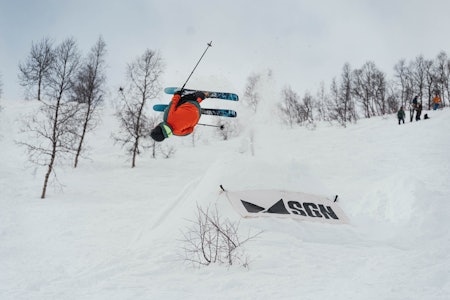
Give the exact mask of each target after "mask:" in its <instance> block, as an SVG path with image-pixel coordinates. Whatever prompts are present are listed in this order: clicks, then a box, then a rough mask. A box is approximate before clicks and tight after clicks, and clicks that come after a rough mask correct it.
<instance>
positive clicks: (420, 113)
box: [416, 103, 422, 121]
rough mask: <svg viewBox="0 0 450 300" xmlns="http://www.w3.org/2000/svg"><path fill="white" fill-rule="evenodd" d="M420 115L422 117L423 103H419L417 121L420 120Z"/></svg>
mask: <svg viewBox="0 0 450 300" xmlns="http://www.w3.org/2000/svg"><path fill="white" fill-rule="evenodd" d="M420 115H422V103H419V104H417V106H416V121H419V120H420Z"/></svg>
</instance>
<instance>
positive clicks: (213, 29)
mask: <svg viewBox="0 0 450 300" xmlns="http://www.w3.org/2000/svg"><path fill="white" fill-rule="evenodd" d="M449 11H450V1H448V0H423V1H419V0H397V1H396V0H336V1H335V0H322V1H321V0H277V1H267V0H220V1H214V0H186V1H181V0H161V1H156V0H127V1H125V0H124V1H118V0H40V1H37V0H36V1H34V0H14V1H13V0H0V73H1V75H2V81H3V96H2V98H7V97H8V98H17V99H21V97H22V94H23V91H22V88H21V87H20V86H19V85H18V80H17V74H18V64H19V62H21V61H24V60H25V59H26V57H27V55H28V54H29V52H30V49H31V43H32V42H39V41H40V40H41V39H42V38H43V37H50V38H52V39H53V40H54V41H55V42H56V43H60V42H61V41H63V40H64V39H66V38H68V37H73V38H75V40H76V41H77V42H78V46H79V48H80V50H81V51H82V52H83V53H86V52H88V51H89V49H90V48H91V47H92V45H94V43H95V42H96V41H97V39H98V37H99V36H100V35H101V36H102V37H103V39H104V40H105V42H106V45H107V50H108V54H107V57H106V60H107V64H108V74H107V75H108V78H109V81H108V85H109V87H110V88H111V90H113V89H115V88H116V87H117V86H119V85H120V84H121V82H123V81H124V74H125V68H126V64H127V63H130V62H131V61H133V60H134V59H135V58H136V57H137V56H139V55H141V54H143V53H144V51H145V50H146V49H151V50H158V51H159V52H160V54H161V56H162V57H163V59H164V61H165V64H166V68H165V76H164V85H166V86H169V85H170V86H171V85H181V84H183V82H184V81H185V79H186V78H187V76H188V75H189V73H190V72H191V70H192V68H193V67H194V65H195V63H196V62H197V60H198V59H199V58H200V56H201V54H202V52H203V51H204V49H205V48H206V43H207V42H209V41H213V47H212V48H210V49H209V50H208V53H207V54H206V55H205V58H204V60H203V61H202V62H201V64H200V65H199V67H198V69H197V71H196V73H195V74H194V75H193V77H192V79H191V80H192V81H191V82H190V83H191V86H192V87H200V88H204V89H210V88H211V89H214V88H217V87H220V86H221V83H223V86H228V87H230V88H231V89H234V91H236V92H242V90H243V88H244V86H245V83H246V82H245V81H246V78H247V77H248V76H249V75H250V74H251V73H253V72H259V71H261V70H264V69H267V68H270V69H272V70H273V74H274V77H275V80H276V81H277V83H278V84H279V85H280V86H281V87H282V86H287V85H290V86H291V87H293V88H294V89H295V90H296V91H297V92H299V93H300V94H303V93H304V92H305V91H307V90H310V91H312V92H315V90H316V88H317V86H318V85H319V83H320V82H321V81H324V82H325V83H326V84H327V85H328V84H329V83H330V81H331V79H332V77H334V76H339V75H340V73H341V70H342V66H343V65H344V63H346V62H348V63H350V65H351V66H352V67H353V68H357V67H360V66H361V65H362V64H363V63H365V62H366V61H369V60H370V61H374V62H375V64H376V65H377V66H378V67H379V68H380V69H381V70H382V71H384V72H385V73H387V74H388V75H390V74H392V68H393V66H394V65H395V63H397V62H398V61H399V60H400V59H402V58H405V59H406V60H412V59H414V58H415V57H416V56H418V55H421V54H422V55H424V56H425V57H426V58H430V59H432V58H435V57H436V56H437V54H438V53H439V52H440V51H445V52H447V54H448V53H449V52H450V51H449V49H450V18H449V16H448V13H449ZM199 85H208V86H199Z"/></svg>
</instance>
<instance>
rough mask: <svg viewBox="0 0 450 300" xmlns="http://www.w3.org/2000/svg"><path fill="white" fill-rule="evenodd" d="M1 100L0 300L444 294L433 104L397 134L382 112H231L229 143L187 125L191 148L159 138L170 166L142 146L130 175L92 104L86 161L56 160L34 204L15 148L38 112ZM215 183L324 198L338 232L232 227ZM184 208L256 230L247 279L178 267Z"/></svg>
mask: <svg viewBox="0 0 450 300" xmlns="http://www.w3.org/2000/svg"><path fill="white" fill-rule="evenodd" d="M0 105H1V106H2V107H3V110H2V111H1V112H0V143H1V147H0V299H263V298H266V299H330V298H332V299H335V300H336V299H448V295H450V272H449V270H450V238H449V237H450V234H449V230H448V228H450V219H449V218H448V213H449V212H450V205H449V203H450V202H449V195H450V184H449V179H450V155H449V152H448V151H449V149H450V138H449V132H450V122H449V120H450V110H448V109H444V110H439V111H429V112H427V113H428V114H429V115H430V117H431V119H429V120H422V121H419V122H413V123H409V122H407V123H406V124H405V125H401V126H399V125H397V120H396V118H395V116H394V115H389V116H386V117H383V118H382V117H377V118H371V119H363V120H360V121H359V122H358V123H357V124H353V125H349V126H348V127H347V128H341V127H332V126H329V125H328V124H318V127H317V128H316V129H315V130H308V129H306V128H304V127H299V128H288V127H284V126H282V125H280V124H278V122H276V121H275V118H271V119H267V118H263V117H258V118H254V119H250V118H248V117H242V116H245V114H244V113H240V112H239V108H237V110H238V113H240V115H239V117H238V120H236V121H239V122H240V123H242V124H245V123H246V122H247V123H248V124H251V128H250V127H249V128H248V129H247V130H246V131H244V132H243V133H242V135H241V136H239V137H235V138H232V139H230V140H229V141H220V140H219V139H217V138H214V137H211V136H209V133H211V132H212V131H213V129H211V128H206V127H201V128H200V127H199V128H198V133H197V134H198V136H201V139H199V140H197V141H196V144H195V146H193V145H192V140H191V137H184V138H180V137H174V138H171V140H167V141H166V142H165V143H167V144H171V143H172V144H173V145H176V147H177V148H176V149H177V152H176V153H175V154H174V156H173V157H172V158H170V159H164V158H157V159H152V158H151V157H150V153H149V152H145V153H144V154H143V155H141V156H140V157H138V160H137V167H136V168H134V169H131V168H130V166H131V163H130V162H129V161H127V158H126V156H125V155H124V152H123V150H122V149H121V148H120V147H119V146H117V145H114V144H113V141H112V140H111V137H110V136H111V133H112V132H113V131H114V130H115V128H116V127H115V126H117V125H116V122H115V119H114V117H113V113H114V111H113V110H112V108H111V107H109V106H108V105H107V106H106V107H105V109H104V112H103V122H102V123H101V125H100V126H99V127H98V128H97V130H96V131H95V132H93V133H92V134H91V135H90V136H89V137H88V144H89V145H90V147H91V150H90V153H89V155H88V159H84V160H82V161H81V162H80V165H79V167H78V168H77V169H73V168H72V167H71V166H70V162H67V164H66V165H64V164H63V165H59V166H58V167H57V181H56V182H55V181H54V182H53V183H52V185H51V186H50V188H49V190H48V197H47V198H46V199H44V200H42V199H40V198H39V196H40V192H41V186H42V183H43V180H44V177H43V174H44V171H45V170H44V169H42V168H35V167H34V166H32V165H30V163H29V162H28V161H27V157H26V155H25V153H24V149H22V148H20V147H19V146H18V145H17V144H16V142H15V141H17V140H20V139H21V138H23V137H22V135H21V134H20V132H19V129H20V127H21V122H22V120H23V119H25V118H26V116H27V114H30V113H32V112H33V110H34V109H35V108H36V107H37V105H38V104H37V103H33V102H25V101H11V100H5V99H3V100H2V101H1V102H0ZM268 113H270V112H268ZM267 116H268V115H266V117H267ZM269 120H271V121H269ZM206 121H208V120H206ZM251 143H253V144H252V145H251ZM251 148H253V150H254V154H255V155H254V156H253V155H252V154H251V152H252V151H251ZM220 184H223V186H224V187H225V188H227V189H229V190H251V189H284V190H290V191H298V192H305V193H313V194H320V195H330V196H332V195H335V194H338V195H339V205H340V207H341V208H342V209H343V210H344V212H345V213H346V215H347V216H348V217H349V219H350V222H351V224H350V225H331V224H322V223H308V222H299V221H294V220H288V219H281V218H273V219H267V218H264V219H240V217H239V216H238V215H237V213H236V212H235V211H234V210H233V209H232V207H231V205H230V204H229V202H228V200H227V199H226V197H224V195H223V194H221V193H220V188H219V185H220ZM197 205H199V206H201V207H207V206H208V205H215V206H217V208H218V210H219V212H220V214H221V215H222V216H223V217H226V218H229V219H230V220H233V221H238V220H240V222H241V230H243V231H244V232H247V231H248V230H251V231H253V232H257V231H261V230H262V231H263V233H262V234H261V235H260V236H259V237H258V238H257V239H255V240H252V241H250V242H249V243H247V244H246V246H245V252H246V254H247V255H248V256H249V258H250V265H249V268H248V269H246V268H244V267H242V266H237V265H236V266H232V267H227V266H223V265H211V266H207V267H201V268H194V267H192V266H191V265H190V264H187V263H185V262H184V260H183V256H182V250H181V247H182V242H181V241H180V237H181V232H182V231H183V230H184V229H185V228H186V227H187V226H188V223H189V220H194V219H195V215H196V209H197Z"/></svg>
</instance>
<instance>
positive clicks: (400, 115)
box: [397, 106, 405, 125]
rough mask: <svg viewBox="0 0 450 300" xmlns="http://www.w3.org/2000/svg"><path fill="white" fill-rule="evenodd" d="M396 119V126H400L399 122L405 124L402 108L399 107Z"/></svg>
mask: <svg viewBox="0 0 450 300" xmlns="http://www.w3.org/2000/svg"><path fill="white" fill-rule="evenodd" d="M397 118H398V125H400V122H403V124H405V111H404V110H403V106H402V107H400V109H399V111H398V112H397Z"/></svg>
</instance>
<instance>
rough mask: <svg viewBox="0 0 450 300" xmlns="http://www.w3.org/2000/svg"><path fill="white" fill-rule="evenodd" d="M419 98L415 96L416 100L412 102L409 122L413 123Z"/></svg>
mask: <svg viewBox="0 0 450 300" xmlns="http://www.w3.org/2000/svg"><path fill="white" fill-rule="evenodd" d="M418 97H419V96H414V98H413V99H412V100H411V106H410V109H409V121H410V122H412V121H413V118H414V111H415V110H416V107H417V102H418V100H417V98H418Z"/></svg>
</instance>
